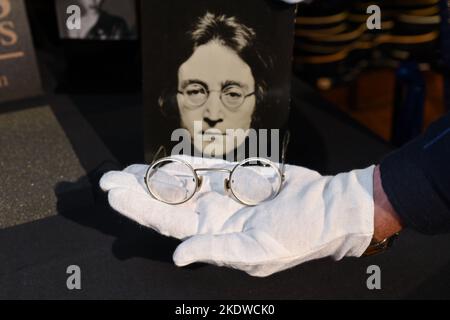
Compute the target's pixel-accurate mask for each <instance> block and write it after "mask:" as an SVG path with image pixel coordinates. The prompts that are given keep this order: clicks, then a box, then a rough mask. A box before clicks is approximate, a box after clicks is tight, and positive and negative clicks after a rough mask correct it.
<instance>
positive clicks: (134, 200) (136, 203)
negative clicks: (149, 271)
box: [108, 188, 198, 239]
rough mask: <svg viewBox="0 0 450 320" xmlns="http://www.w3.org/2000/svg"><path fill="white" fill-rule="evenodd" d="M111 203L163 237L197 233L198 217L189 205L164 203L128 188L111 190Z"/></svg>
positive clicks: (120, 211) (109, 197) (109, 198)
mask: <svg viewBox="0 0 450 320" xmlns="http://www.w3.org/2000/svg"><path fill="white" fill-rule="evenodd" d="M108 200H109V203H110V205H111V207H113V208H114V209H115V210H116V211H118V212H119V213H121V214H123V215H124V216H126V217H128V218H130V219H132V220H134V221H136V222H137V223H139V224H141V225H143V226H146V227H149V228H151V229H153V230H156V231H157V232H159V233H161V234H163V235H166V236H170V237H175V238H178V239H184V238H186V237H189V236H192V235H193V234H195V233H196V231H197V226H198V216H197V214H196V213H194V212H193V210H192V209H191V208H190V207H189V206H183V205H177V206H174V205H169V204H165V203H163V202H160V201H157V200H155V199H153V198H151V197H150V196H148V195H145V194H142V193H137V192H134V191H133V190H130V189H127V188H116V189H112V190H111V191H110V192H109V194H108Z"/></svg>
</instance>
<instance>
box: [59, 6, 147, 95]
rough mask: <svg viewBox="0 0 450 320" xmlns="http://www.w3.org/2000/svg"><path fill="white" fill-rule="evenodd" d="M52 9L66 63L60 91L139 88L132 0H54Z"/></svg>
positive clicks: (137, 53)
mask: <svg viewBox="0 0 450 320" xmlns="http://www.w3.org/2000/svg"><path fill="white" fill-rule="evenodd" d="M55 9H56V17H57V24H58V32H59V38H60V40H61V42H62V44H63V47H64V55H65V59H66V65H67V68H66V74H65V77H64V83H63V84H62V87H63V88H62V89H63V90H64V91H69V92H70V91H75V92H94V93H95V92H102V93H111V92H138V91H140V83H141V81H140V78H141V73H140V50H139V48H140V47H139V41H138V40H139V32H138V30H139V21H138V18H137V17H138V14H137V1H136V0H55ZM78 17H79V19H78V20H77V18H78Z"/></svg>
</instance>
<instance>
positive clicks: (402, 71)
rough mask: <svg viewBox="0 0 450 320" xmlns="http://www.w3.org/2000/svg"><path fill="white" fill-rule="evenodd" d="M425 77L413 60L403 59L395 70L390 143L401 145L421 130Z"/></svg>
mask: <svg viewBox="0 0 450 320" xmlns="http://www.w3.org/2000/svg"><path fill="white" fill-rule="evenodd" d="M425 92H426V89H425V79H424V77H423V74H422V72H421V71H420V70H419V66H418V64H417V62H415V61H403V62H401V63H400V66H399V67H398V69H397V72H396V87H395V101H394V121H393V128H392V143H394V144H395V145H397V146H401V145H403V144H405V143H406V142H408V141H410V140H411V139H413V138H415V137H416V136H418V135H419V134H420V133H421V132H422V127H423V113H424V107H425Z"/></svg>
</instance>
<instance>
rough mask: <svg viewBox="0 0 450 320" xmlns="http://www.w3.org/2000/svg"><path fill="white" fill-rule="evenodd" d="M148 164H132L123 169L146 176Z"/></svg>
mask: <svg viewBox="0 0 450 320" xmlns="http://www.w3.org/2000/svg"><path fill="white" fill-rule="evenodd" d="M147 169H148V165H146V164H132V165H130V166H128V167H126V168H125V169H123V172H126V173H130V174H134V175H136V176H141V177H143V176H145V173H146V172H147Z"/></svg>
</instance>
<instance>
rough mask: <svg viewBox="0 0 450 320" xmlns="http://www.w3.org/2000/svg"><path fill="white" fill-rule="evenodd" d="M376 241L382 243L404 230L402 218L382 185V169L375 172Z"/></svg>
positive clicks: (378, 168)
mask: <svg viewBox="0 0 450 320" xmlns="http://www.w3.org/2000/svg"><path fill="white" fill-rule="evenodd" d="M373 200H374V209H375V212H374V236H373V237H374V240H375V241H381V240H383V239H386V238H388V237H390V236H392V235H393V234H395V233H397V232H399V231H400V230H401V229H402V222H401V221H400V217H399V216H398V215H397V213H396V212H395V210H394V208H393V207H392V205H391V203H390V201H389V199H388V197H387V195H386V193H385V192H384V190H383V185H382V183H381V174H380V167H379V166H376V168H375V170H374V172H373Z"/></svg>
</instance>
